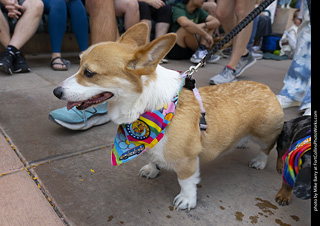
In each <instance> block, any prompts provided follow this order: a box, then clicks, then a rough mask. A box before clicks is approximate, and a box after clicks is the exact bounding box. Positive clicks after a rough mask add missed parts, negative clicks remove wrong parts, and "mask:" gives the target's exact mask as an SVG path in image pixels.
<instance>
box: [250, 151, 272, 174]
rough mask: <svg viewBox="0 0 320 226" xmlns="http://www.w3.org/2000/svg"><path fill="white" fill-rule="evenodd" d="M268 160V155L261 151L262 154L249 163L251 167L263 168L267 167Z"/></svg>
mask: <svg viewBox="0 0 320 226" xmlns="http://www.w3.org/2000/svg"><path fill="white" fill-rule="evenodd" d="M267 162H268V155H266V154H265V153H263V152H260V154H259V155H258V156H257V157H255V158H254V159H252V160H251V161H250V163H249V167H251V168H255V169H259V170H262V169H264V168H265V167H266V165H267Z"/></svg>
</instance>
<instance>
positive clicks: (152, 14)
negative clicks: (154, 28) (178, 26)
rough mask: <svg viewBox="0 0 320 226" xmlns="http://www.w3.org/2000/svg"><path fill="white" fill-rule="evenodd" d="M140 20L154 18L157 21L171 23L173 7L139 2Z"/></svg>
mask: <svg viewBox="0 0 320 226" xmlns="http://www.w3.org/2000/svg"><path fill="white" fill-rule="evenodd" d="M139 11H140V20H151V19H152V20H154V21H155V22H156V23H159V22H163V23H171V17H172V9H171V6H170V5H165V6H163V7H161V8H160V9H156V8H153V7H152V6H149V5H148V4H147V3H146V2H139Z"/></svg>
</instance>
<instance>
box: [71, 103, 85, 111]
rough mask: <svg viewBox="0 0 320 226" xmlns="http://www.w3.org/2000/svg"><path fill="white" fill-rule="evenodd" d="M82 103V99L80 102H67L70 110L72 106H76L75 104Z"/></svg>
mask: <svg viewBox="0 0 320 226" xmlns="http://www.w3.org/2000/svg"><path fill="white" fill-rule="evenodd" d="M81 103H82V101H80V102H68V103H67V109H68V111H69V110H70V109H71V108H73V107H75V106H77V105H78V104H81Z"/></svg>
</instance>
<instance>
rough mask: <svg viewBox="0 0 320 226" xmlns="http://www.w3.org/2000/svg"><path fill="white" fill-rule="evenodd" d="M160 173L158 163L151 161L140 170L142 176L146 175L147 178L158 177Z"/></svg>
mask: <svg viewBox="0 0 320 226" xmlns="http://www.w3.org/2000/svg"><path fill="white" fill-rule="evenodd" d="M159 173H160V170H159V169H158V168H157V165H156V164H154V163H149V164H148V165H145V166H144V167H142V168H141V169H140V171H139V176H140V177H146V178H147V179H149V178H151V179H153V178H156V177H157V176H158V175H159Z"/></svg>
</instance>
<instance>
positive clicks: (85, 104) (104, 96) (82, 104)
mask: <svg viewBox="0 0 320 226" xmlns="http://www.w3.org/2000/svg"><path fill="white" fill-rule="evenodd" d="M111 97H113V93H110V92H104V93H100V94H98V95H95V96H93V97H91V98H90V99H88V100H85V101H79V102H68V104H67V108H68V110H70V109H71V108H73V107H76V108H77V109H78V110H85V109H87V108H89V107H91V106H92V105H96V104H100V103H102V102H103V101H106V100H108V99H110V98H111Z"/></svg>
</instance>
